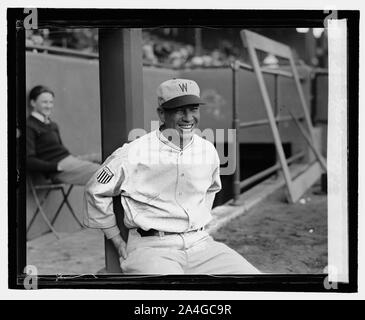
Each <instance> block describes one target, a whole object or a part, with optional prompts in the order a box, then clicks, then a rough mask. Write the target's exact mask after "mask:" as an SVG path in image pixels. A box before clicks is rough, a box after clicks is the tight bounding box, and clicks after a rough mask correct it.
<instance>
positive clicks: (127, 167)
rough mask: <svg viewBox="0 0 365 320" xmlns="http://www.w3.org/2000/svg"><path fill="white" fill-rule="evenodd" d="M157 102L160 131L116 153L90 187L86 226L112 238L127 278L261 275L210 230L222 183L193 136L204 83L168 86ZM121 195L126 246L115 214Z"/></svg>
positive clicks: (214, 158)
mask: <svg viewBox="0 0 365 320" xmlns="http://www.w3.org/2000/svg"><path fill="white" fill-rule="evenodd" d="M157 98H158V108H157V112H158V115H159V118H160V120H161V122H162V126H161V127H160V128H159V129H158V130H155V131H152V132H150V133H148V134H146V135H144V136H142V137H140V138H138V139H136V140H134V141H133V142H130V143H126V144H124V145H123V146H122V147H121V148H119V149H117V150H116V151H115V152H114V153H113V154H112V155H111V156H110V157H109V158H107V159H106V161H105V162H104V163H103V165H102V166H101V168H100V169H99V170H98V171H97V172H96V173H95V175H94V176H93V177H92V178H91V179H90V181H89V182H88V184H87V185H86V188H85V206H84V208H85V210H84V213H85V215H84V223H85V225H86V226H88V227H90V228H100V229H102V230H103V232H104V234H105V236H106V237H107V238H108V239H111V240H112V242H113V243H114V245H115V247H116V249H117V251H118V253H119V255H120V257H121V259H120V261H121V268H122V271H123V272H124V273H142V274H255V273H260V272H259V271H258V270H257V269H256V268H255V267H254V266H252V265H251V264H250V263H249V262H248V261H247V260H245V259H244V258H243V257H242V256H241V255H239V254H238V253H237V252H235V251H234V250H232V249H230V248H229V247H227V246H226V245H225V244H223V243H219V242H216V241H215V240H213V238H212V237H211V236H210V235H209V234H208V233H207V232H206V231H205V230H204V227H205V225H206V224H207V223H208V222H209V221H210V220H211V218H212V217H211V209H212V205H213V200H214V197H215V194H216V193H217V192H218V191H219V190H220V189H221V181H220V176H219V164H220V163H219V157H218V154H217V151H216V149H215V148H214V146H213V144H212V143H210V142H208V141H207V140H205V139H203V138H201V137H199V136H198V135H196V134H194V129H195V128H197V127H198V124H199V119H200V113H199V108H200V105H203V104H204V103H203V101H202V100H201V99H200V89H199V87H198V84H197V83H196V82H195V81H192V80H187V79H172V80H168V81H165V82H163V83H162V84H160V86H159V87H158V89H157ZM116 195H121V202H122V205H123V208H124V211H125V215H124V224H125V226H126V227H127V228H128V229H129V233H128V241H127V243H125V242H124V241H123V239H122V237H121V236H120V231H119V229H118V227H117V224H116V218H115V215H114V212H113V202H112V197H113V196H116Z"/></svg>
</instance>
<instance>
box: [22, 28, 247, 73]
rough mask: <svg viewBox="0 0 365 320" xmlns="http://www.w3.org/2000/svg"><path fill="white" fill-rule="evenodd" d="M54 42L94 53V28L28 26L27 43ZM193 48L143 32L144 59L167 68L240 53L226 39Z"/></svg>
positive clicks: (210, 63)
mask: <svg viewBox="0 0 365 320" xmlns="http://www.w3.org/2000/svg"><path fill="white" fill-rule="evenodd" d="M34 45H37V46H57V47H63V48H67V49H73V50H80V51H83V52H95V53H97V50H98V48H97V32H96V33H95V32H94V30H92V29H75V30H71V29H67V30H66V31H65V32H64V33H63V35H61V34H60V32H53V31H49V29H40V30H28V31H27V33H26V46H34ZM200 51H201V52H200V53H198V52H196V49H195V48H194V46H193V45H191V44H187V43H183V42H178V41H175V40H172V39H168V40H166V39H163V38H161V37H159V36H158V35H154V34H150V33H148V32H145V31H144V32H143V42H142V54H143V63H144V64H146V65H152V66H166V67H169V68H176V69H178V68H190V67H192V68H193V67H221V66H229V65H230V64H231V62H233V61H234V60H236V59H237V58H238V57H239V54H240V52H239V49H238V48H235V47H233V46H232V45H231V44H230V43H229V42H228V41H222V42H221V45H220V46H219V48H216V49H213V50H209V51H208V50H206V49H201V50H200Z"/></svg>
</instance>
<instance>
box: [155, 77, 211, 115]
mask: <svg viewBox="0 0 365 320" xmlns="http://www.w3.org/2000/svg"><path fill="white" fill-rule="evenodd" d="M157 99H158V105H159V107H162V108H164V109H174V108H178V107H181V106H185V105H189V104H205V103H204V102H203V101H202V100H200V89H199V86H198V84H197V83H196V82H195V81H193V80H188V79H171V80H167V81H165V82H162V83H161V84H160V85H159V87H158V88H157Z"/></svg>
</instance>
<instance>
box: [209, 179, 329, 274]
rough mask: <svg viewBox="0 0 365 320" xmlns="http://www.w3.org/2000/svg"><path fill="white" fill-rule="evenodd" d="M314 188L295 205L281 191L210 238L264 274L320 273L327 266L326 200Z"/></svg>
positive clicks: (316, 186) (324, 196)
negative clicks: (233, 251)
mask: <svg viewBox="0 0 365 320" xmlns="http://www.w3.org/2000/svg"><path fill="white" fill-rule="evenodd" d="M319 191H320V185H315V186H314V187H312V188H311V189H310V190H308V191H307V193H306V194H305V195H304V196H303V197H302V199H301V200H300V201H299V202H297V203H295V204H288V203H285V201H284V196H285V194H284V189H281V190H280V191H278V192H276V193H274V194H273V195H271V196H269V197H268V198H267V200H266V201H264V202H262V203H260V204H259V205H257V206H256V207H255V208H253V209H252V210H251V211H250V212H249V213H248V214H247V215H242V216H240V217H238V218H236V219H234V220H232V221H230V222H229V223H228V224H227V225H225V226H224V227H223V228H221V229H219V230H218V231H217V232H215V233H214V234H213V237H214V238H215V239H216V240H218V241H222V242H224V243H225V244H227V245H228V246H230V247H232V248H234V249H235V250H237V251H238V252H239V253H240V254H241V255H242V256H244V257H245V258H246V259H247V260H248V261H249V262H251V263H252V264H253V265H254V266H256V267H257V268H258V269H259V270H261V271H263V272H267V273H299V274H301V273H322V272H323V269H324V268H325V267H326V265H327V197H326V195H323V194H322V195H320V194H318V192H319Z"/></svg>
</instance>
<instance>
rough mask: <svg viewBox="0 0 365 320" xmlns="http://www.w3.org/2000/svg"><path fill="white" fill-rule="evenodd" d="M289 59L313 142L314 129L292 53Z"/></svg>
mask: <svg viewBox="0 0 365 320" xmlns="http://www.w3.org/2000/svg"><path fill="white" fill-rule="evenodd" d="M289 61H290V66H291V69H292V73H293V75H294V80H295V87H296V88H297V91H298V94H299V99H300V103H301V106H302V109H303V112H304V116H305V120H306V122H307V126H308V130H309V134H310V137H311V139H312V143H313V144H314V141H315V139H314V131H313V125H312V120H311V117H310V114H309V109H308V106H307V102H306V101H305V98H304V93H303V89H302V86H301V84H300V80H299V75H298V71H297V67H296V66H295V63H294V58H293V56H292V55H290V59H289Z"/></svg>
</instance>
